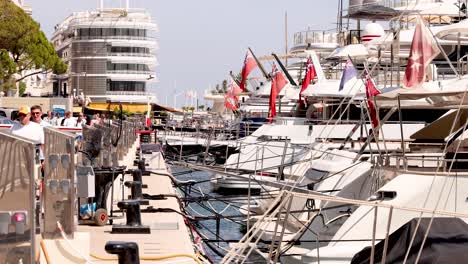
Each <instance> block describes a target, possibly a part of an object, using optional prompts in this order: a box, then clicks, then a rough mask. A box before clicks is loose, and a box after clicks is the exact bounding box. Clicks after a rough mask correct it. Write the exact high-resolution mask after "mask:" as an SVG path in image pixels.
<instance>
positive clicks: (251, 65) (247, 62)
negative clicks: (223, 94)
mask: <svg viewBox="0 0 468 264" xmlns="http://www.w3.org/2000/svg"><path fill="white" fill-rule="evenodd" d="M257 66H258V65H257V61H256V60H255V58H254V56H253V54H252V52H250V50H247V54H245V59H244V67H243V68H242V73H241V75H242V80H241V83H240V85H239V87H240V89H241V90H242V91H243V92H246V91H247V89H246V88H245V82H246V81H247V76H249V74H250V73H251V72H252V71H253V69H255V68H256V67H257Z"/></svg>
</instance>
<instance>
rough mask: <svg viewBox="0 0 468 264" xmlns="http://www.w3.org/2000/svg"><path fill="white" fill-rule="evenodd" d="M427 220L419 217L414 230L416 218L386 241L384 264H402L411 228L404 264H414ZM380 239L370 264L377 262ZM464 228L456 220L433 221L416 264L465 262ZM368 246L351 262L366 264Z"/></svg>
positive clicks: (467, 242)
mask: <svg viewBox="0 0 468 264" xmlns="http://www.w3.org/2000/svg"><path fill="white" fill-rule="evenodd" d="M429 222H430V218H422V219H421V223H420V225H419V228H417V223H418V218H414V219H412V220H411V221H410V222H408V223H406V224H405V225H403V226H402V227H400V228H399V229H397V230H396V231H395V232H393V233H392V234H391V235H390V236H389V238H388V249H387V258H386V261H385V262H386V263H403V260H404V258H405V254H406V251H407V249H408V247H409V244H410V241H411V237H412V236H413V234H414V232H415V229H417V230H416V236H415V239H414V242H413V245H412V247H411V250H410V253H409V255H408V260H407V262H406V263H415V262H416V258H417V255H418V251H419V249H420V247H421V243H422V241H423V239H424V235H425V233H426V231H427V229H428V227H429ZM384 242H385V241H384V240H382V241H380V242H379V243H378V244H377V245H376V246H375V255H374V263H380V262H381V260H382V253H383V247H384ZM467 249H468V225H467V224H466V223H465V222H464V221H463V220H461V219H460V218H442V217H441V218H434V220H433V222H432V226H431V227H430V232H429V234H428V237H427V239H426V241H425V243H424V248H423V250H422V254H421V257H420V259H419V262H418V263H420V264H424V263H466V262H467V259H468V250H467ZM370 255H371V247H366V248H364V249H363V250H361V251H360V252H359V253H357V254H356V255H355V256H354V257H353V259H352V261H351V263H352V264H358V263H362V264H363V263H370Z"/></svg>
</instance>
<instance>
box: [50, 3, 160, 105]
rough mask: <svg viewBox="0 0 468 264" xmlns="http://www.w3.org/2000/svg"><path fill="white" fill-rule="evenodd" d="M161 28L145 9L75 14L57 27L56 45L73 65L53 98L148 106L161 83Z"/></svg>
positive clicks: (67, 61) (70, 65)
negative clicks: (157, 71) (158, 34)
mask: <svg viewBox="0 0 468 264" xmlns="http://www.w3.org/2000/svg"><path fill="white" fill-rule="evenodd" d="M156 32H157V25H156V24H155V23H154V22H153V21H152V19H151V16H150V14H149V13H148V12H146V11H145V10H143V9H130V8H128V2H127V5H126V8H104V6H103V4H102V1H101V4H100V6H99V8H98V9H97V10H96V11H85V12H76V13H73V14H72V15H70V16H69V17H68V18H66V19H65V20H64V21H63V22H62V23H60V24H58V25H57V26H56V27H55V32H54V34H53V36H52V42H53V44H54V46H55V49H56V50H57V52H58V54H59V56H60V57H61V58H62V59H63V60H64V61H65V63H67V64H68V73H67V74H66V75H63V76H57V83H56V85H54V94H56V95H60V94H65V95H67V94H72V95H75V96H78V95H84V96H86V97H90V98H91V99H92V101H93V102H105V101H108V100H111V101H124V102H139V101H145V100H148V96H149V95H150V94H149V93H148V88H149V83H151V82H155V81H157V78H156V75H155V67H156V66H157V65H158V63H157V60H156V50H157V48H158V44H157V42H156V39H155V33H156Z"/></svg>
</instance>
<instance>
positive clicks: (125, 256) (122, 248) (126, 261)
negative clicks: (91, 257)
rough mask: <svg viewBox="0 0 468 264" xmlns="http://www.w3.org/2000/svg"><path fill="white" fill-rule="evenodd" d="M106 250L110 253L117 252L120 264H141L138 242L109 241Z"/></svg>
mask: <svg viewBox="0 0 468 264" xmlns="http://www.w3.org/2000/svg"><path fill="white" fill-rule="evenodd" d="M105 250H106V252H107V253H109V254H116V255H117V256H118V258H119V264H140V256H139V252H138V244H137V243H135V242H123V241H109V242H107V243H106V246H105Z"/></svg>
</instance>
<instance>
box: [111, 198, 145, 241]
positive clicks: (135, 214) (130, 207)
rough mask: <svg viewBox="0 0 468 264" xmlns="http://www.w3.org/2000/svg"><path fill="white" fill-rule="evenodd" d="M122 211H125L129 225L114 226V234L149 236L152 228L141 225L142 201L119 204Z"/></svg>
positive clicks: (121, 202)
mask: <svg viewBox="0 0 468 264" xmlns="http://www.w3.org/2000/svg"><path fill="white" fill-rule="evenodd" d="M117 206H118V207H119V208H120V210H122V211H125V216H126V219H127V223H126V224H125V225H113V226H112V233H127V234H149V233H150V232H151V231H150V228H149V227H148V226H143V225H142V224H141V211H140V201H138V200H126V201H120V202H118V203H117Z"/></svg>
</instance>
